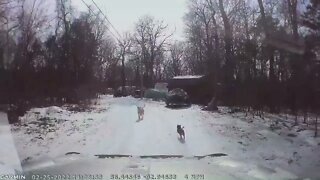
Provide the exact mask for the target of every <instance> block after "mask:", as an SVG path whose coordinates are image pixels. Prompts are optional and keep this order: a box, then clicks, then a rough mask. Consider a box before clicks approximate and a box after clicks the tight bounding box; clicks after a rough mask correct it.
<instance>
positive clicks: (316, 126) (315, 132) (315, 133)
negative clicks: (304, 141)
mask: <svg viewBox="0 0 320 180" xmlns="http://www.w3.org/2000/svg"><path fill="white" fill-rule="evenodd" d="M314 126H315V131H314V137H318V115H316V122H315V124H314Z"/></svg>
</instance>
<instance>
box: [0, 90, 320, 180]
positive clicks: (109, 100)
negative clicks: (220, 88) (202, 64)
mask: <svg viewBox="0 0 320 180" xmlns="http://www.w3.org/2000/svg"><path fill="white" fill-rule="evenodd" d="M138 101H140V100H139V99H134V98H132V97H125V98H113V97H111V96H102V97H101V98H100V99H98V100H97V103H96V105H94V106H93V107H92V108H91V109H89V110H88V111H86V112H77V111H72V110H70V109H68V107H67V106H64V107H48V108H35V109H32V110H30V111H29V112H28V113H27V114H26V115H25V116H24V117H22V118H21V122H22V123H21V125H14V126H12V128H11V131H12V135H13V138H14V142H15V147H16V151H17V152H18V155H19V158H20V161H21V162H22V165H24V164H28V162H36V161H40V160H41V159H45V158H50V159H57V158H59V157H63V156H65V154H67V153H69V154H79V155H81V157H95V155H113V154H117V155H131V156H146V155H151V156H152V155H183V156H184V157H185V159H183V158H182V159H181V158H180V159H179V160H176V161H174V162H175V163H177V165H179V162H180V166H181V165H183V164H185V167H186V168H187V167H189V168H190V167H193V168H195V169H196V167H198V168H199V167H200V165H199V166H198V165H197V164H199V163H200V162H202V163H206V164H210V166H209V170H208V167H207V170H208V172H209V171H211V170H210V168H212V171H211V173H213V172H218V170H219V169H221V170H223V171H222V172H226V173H228V174H229V175H230V177H231V179H233V178H234V179H241V178H243V179H246V178H248V177H250V178H252V179H297V178H310V179H316V178H317V177H320V172H319V169H320V140H319V138H313V137H312V136H313V132H312V131H310V130H303V129H302V130H301V129H298V127H293V128H289V129H288V128H286V127H285V126H281V125H279V127H280V128H278V129H276V130H274V131H272V130H271V129H270V125H271V124H272V123H274V119H277V118H278V117H276V118H275V117H272V116H271V115H270V117H269V118H268V117H266V118H265V119H261V118H254V119H253V118H252V117H245V116H244V114H242V113H236V114H228V113H225V111H223V110H222V111H221V112H219V113H211V112H205V111H201V109H200V107H199V106H196V105H194V106H192V107H190V108H186V109H168V108H166V107H165V104H164V103H163V102H154V101H150V100H143V101H144V103H145V104H146V107H145V116H144V120H142V121H137V120H138V116H137V108H136V104H137V103H138ZM177 124H181V125H183V126H184V127H185V131H186V141H185V142H183V141H180V140H179V139H178V135H177V133H176V126H177ZM288 134H294V135H296V137H293V136H291V135H290V136H288ZM216 153H224V154H226V155H227V156H224V157H207V158H205V159H204V160H203V159H202V160H192V162H193V163H190V161H191V160H190V159H188V158H190V157H193V156H204V155H210V154H216ZM1 161H3V163H5V162H4V160H3V159H2V158H1V157H0V162H1ZM150 161H151V160H150ZM153 161H155V160H153ZM194 161H197V162H194ZM157 162H158V163H159V162H163V163H164V164H165V163H167V164H168V163H169V162H172V163H173V164H174V162H173V160H172V159H167V160H166V159H161V160H158V161H157ZM188 162H189V163H188ZM104 163H106V162H104ZM172 163H169V164H170V165H171V166H172ZM190 164H194V166H192V165H191V166H190ZM167 167H170V166H169V165H167ZM182 167H183V166H182ZM0 169H1V168H0ZM232 177H233V178H232Z"/></svg>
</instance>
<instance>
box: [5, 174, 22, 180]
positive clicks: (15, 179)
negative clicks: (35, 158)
mask: <svg viewBox="0 0 320 180" xmlns="http://www.w3.org/2000/svg"><path fill="white" fill-rule="evenodd" d="M3 179H5V180H10V179H14V180H17V179H27V178H26V176H25V175H17V174H0V180H3Z"/></svg>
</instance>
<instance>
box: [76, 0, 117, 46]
mask: <svg viewBox="0 0 320 180" xmlns="http://www.w3.org/2000/svg"><path fill="white" fill-rule="evenodd" d="M81 1H82V3H83V4H84V5H86V6H87V8H88V9H89V11H90V12H92V13H93V14H94V15H95V16H98V14H95V13H94V11H93V10H92V9H91V7H90V6H89V5H88V4H87V3H86V2H85V1H84V0H81ZM95 6H96V5H95ZM99 11H100V13H101V14H102V15H104V14H103V12H102V11H101V10H99ZM104 16H105V15H104ZM104 18H105V19H106V16H105V17H104ZM106 20H107V21H108V22H109V23H110V21H109V20H108V19H106ZM110 24H111V23H110ZM104 25H105V27H106V29H107V30H108V31H109V32H110V33H111V35H112V36H113V37H114V38H115V39H116V40H117V41H118V42H120V40H119V38H118V37H117V36H116V35H115V34H114V33H113V32H112V31H111V30H110V28H109V27H108V26H107V25H106V24H104ZM111 25H112V24H111ZM117 33H118V32H117ZM120 37H121V36H120Z"/></svg>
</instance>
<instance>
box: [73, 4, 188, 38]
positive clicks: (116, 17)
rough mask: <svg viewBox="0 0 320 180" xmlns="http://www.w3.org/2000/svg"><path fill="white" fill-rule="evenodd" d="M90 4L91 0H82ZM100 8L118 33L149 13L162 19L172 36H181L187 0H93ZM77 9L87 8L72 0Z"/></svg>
mask: <svg viewBox="0 0 320 180" xmlns="http://www.w3.org/2000/svg"><path fill="white" fill-rule="evenodd" d="M84 1H85V2H86V3H88V4H92V0H84ZM95 2H96V3H97V4H98V6H99V7H100V9H101V10H102V11H104V13H106V15H107V16H108V18H109V20H110V21H111V23H112V24H113V25H114V26H115V28H116V29H117V30H118V31H120V33H123V32H126V31H132V30H133V29H134V24H135V23H136V22H137V21H138V19H139V17H141V16H143V15H151V16H153V17H155V18H156V19H158V20H163V21H164V22H165V23H166V24H168V25H169V26H170V28H171V29H172V31H173V30H174V29H176V33H175V36H174V38H178V39H181V38H182V37H183V28H184V27H183V26H184V25H183V24H184V23H183V19H182V18H183V16H184V14H185V12H186V10H187V0H95ZM72 3H73V5H74V7H75V8H76V9H77V10H79V11H85V10H87V7H86V6H85V5H84V4H83V3H82V1H81V0H72Z"/></svg>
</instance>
